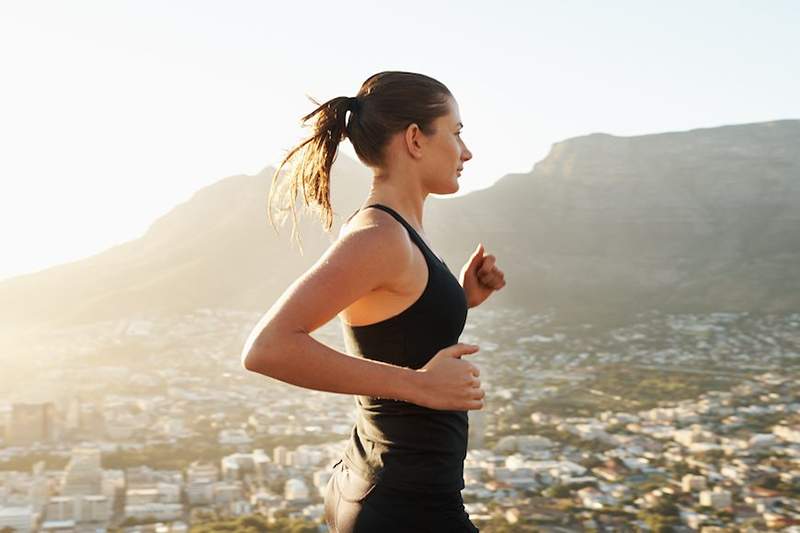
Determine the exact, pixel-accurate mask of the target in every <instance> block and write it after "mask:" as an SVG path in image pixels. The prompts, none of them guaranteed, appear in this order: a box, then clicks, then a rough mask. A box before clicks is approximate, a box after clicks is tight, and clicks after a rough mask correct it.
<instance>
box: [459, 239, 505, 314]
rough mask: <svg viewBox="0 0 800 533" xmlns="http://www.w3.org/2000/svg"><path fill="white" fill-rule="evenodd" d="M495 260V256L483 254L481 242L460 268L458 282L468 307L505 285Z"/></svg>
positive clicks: (480, 301)
mask: <svg viewBox="0 0 800 533" xmlns="http://www.w3.org/2000/svg"><path fill="white" fill-rule="evenodd" d="M495 261H496V259H495V256H493V255H491V254H489V255H485V254H484V249H483V243H481V244H478V248H477V249H476V250H475V252H474V253H473V254H472V257H470V258H469V261H467V263H466V264H465V265H464V267H463V268H462V269H461V279H460V282H461V286H462V287H463V288H464V294H465V295H466V297H467V305H468V306H469V307H475V306H476V305H480V304H481V303H483V301H484V300H486V298H488V297H489V295H490V294H492V293H493V292H494V291H499V290H500V289H502V288H503V287H505V286H506V280H505V274H503V271H502V270H500V269H499V268H497V266H495Z"/></svg>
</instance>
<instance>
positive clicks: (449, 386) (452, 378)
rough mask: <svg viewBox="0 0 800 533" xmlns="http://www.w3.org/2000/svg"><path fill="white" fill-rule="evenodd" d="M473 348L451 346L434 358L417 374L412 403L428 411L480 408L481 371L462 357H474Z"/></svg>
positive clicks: (481, 398)
mask: <svg viewBox="0 0 800 533" xmlns="http://www.w3.org/2000/svg"><path fill="white" fill-rule="evenodd" d="M478 350H479V348H478V347H477V346H475V345H474V344H464V343H459V344H453V345H452V346H448V347H447V348H444V349H442V350H439V352H437V353H436V355H434V356H433V357H432V358H431V360H430V361H428V362H427V364H426V365H425V366H423V367H422V368H421V369H419V370H417V374H416V376H417V378H418V379H417V385H418V386H417V395H416V398H415V399H414V401H413V403H416V404H417V405H421V406H423V407H429V408H431V409H442V410H448V411H466V410H469V409H481V408H482V407H483V397H484V395H485V394H484V392H483V390H482V389H481V380H479V379H478V376H479V375H480V373H481V371H480V370H478V367H476V366H475V365H473V364H472V363H468V362H467V361H462V360H461V356H462V355H467V354H473V353H475V352H477V351H478Z"/></svg>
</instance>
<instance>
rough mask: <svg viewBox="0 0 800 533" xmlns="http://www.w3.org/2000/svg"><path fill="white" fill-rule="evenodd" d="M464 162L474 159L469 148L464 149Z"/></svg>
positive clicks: (462, 156)
mask: <svg viewBox="0 0 800 533" xmlns="http://www.w3.org/2000/svg"><path fill="white" fill-rule="evenodd" d="M461 159H462V161H469V160H470V159H472V152H470V151H469V148H467V147H464V151H463V152H462V153H461Z"/></svg>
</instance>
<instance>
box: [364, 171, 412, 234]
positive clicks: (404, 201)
mask: <svg viewBox="0 0 800 533" xmlns="http://www.w3.org/2000/svg"><path fill="white" fill-rule="evenodd" d="M427 196H428V192H427V191H425V190H424V189H422V187H421V186H420V185H419V182H417V181H415V180H403V179H402V178H397V177H395V178H393V179H390V178H389V176H387V175H380V174H376V175H375V176H374V177H373V179H372V187H371V188H370V191H369V195H367V198H366V200H365V201H364V204H363V205H365V206H367V205H370V204H383V205H385V206H387V207H391V208H392V209H394V210H395V211H397V212H398V213H399V214H400V216H402V217H403V218H404V219H406V220H407V221H408V223H409V224H411V225H412V226H415V228H414V229H417V230H418V231H419V232H422V211H423V206H424V204H425V198H426V197H427Z"/></svg>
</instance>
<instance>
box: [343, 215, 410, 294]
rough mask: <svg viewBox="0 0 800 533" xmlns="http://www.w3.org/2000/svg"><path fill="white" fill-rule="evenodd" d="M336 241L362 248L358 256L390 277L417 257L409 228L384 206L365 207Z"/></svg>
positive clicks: (352, 247)
mask: <svg viewBox="0 0 800 533" xmlns="http://www.w3.org/2000/svg"><path fill="white" fill-rule="evenodd" d="M336 244H338V245H341V246H345V247H347V248H348V249H350V250H353V249H358V253H357V254H355V255H354V258H356V259H358V260H362V261H363V260H366V261H368V262H369V263H370V264H371V265H373V266H376V267H378V268H379V269H380V270H381V271H383V272H384V273H385V274H386V275H387V278H388V280H391V279H393V278H394V277H396V276H397V275H398V274H401V273H403V272H405V271H406V270H407V269H408V267H409V265H410V264H411V263H412V262H413V260H414V255H413V253H414V252H413V243H412V242H411V240H410V239H409V237H408V232H407V231H406V229H405V228H404V227H403V225H402V224H400V223H399V222H398V221H397V220H395V218H394V217H392V215H390V214H389V213H387V212H385V211H382V210H380V209H362V210H361V211H359V212H358V213H356V214H355V215H354V216H353V217H352V218H350V220H348V221H347V222H346V223H344V224H342V227H341V229H340V230H339V237H338V239H337V243H336Z"/></svg>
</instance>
